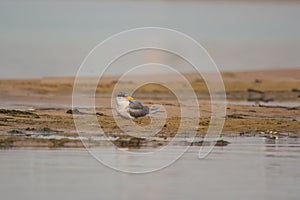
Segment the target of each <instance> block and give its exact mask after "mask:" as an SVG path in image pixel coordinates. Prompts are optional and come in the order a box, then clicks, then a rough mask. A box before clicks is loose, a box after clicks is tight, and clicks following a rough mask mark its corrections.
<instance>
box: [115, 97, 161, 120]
mask: <svg viewBox="0 0 300 200" xmlns="http://www.w3.org/2000/svg"><path fill="white" fill-rule="evenodd" d="M158 110H159V108H149V107H148V106H144V105H143V104H142V103H141V102H139V101H137V100H135V99H134V98H133V97H132V96H129V95H126V94H124V93H119V94H118V96H117V97H116V111H117V113H118V114H119V115H120V116H121V117H123V118H127V119H135V118H139V117H144V116H146V115H148V114H154V113H156V112H157V111H158Z"/></svg>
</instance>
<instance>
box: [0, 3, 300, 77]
mask: <svg viewBox="0 0 300 200" xmlns="http://www.w3.org/2000/svg"><path fill="white" fill-rule="evenodd" d="M299 19H300V2H298V1H275V0H273V1H272V0H263V1H247V0H231V1H230V0H228V1H225V0H224V1H221V0H218V1H216V0H212V1H208V0H206V1H205V0H194V1H192V0H188V1H185V0H182V1H180V0H176V1H175V0H166V1H158V0H155V1H153V0H152V1H146V0H144V1H137V0H125V1H124V0H110V1H109V0H107V1H105V0H24V1H23V0H0V25H1V26H0V70H1V73H0V78H39V77H45V76H72V75H75V74H76V72H77V70H78V68H79V66H80V64H81V63H82V61H83V59H84V58H85V56H86V55H87V54H88V53H89V52H90V50H91V49H92V48H94V47H95V46H96V45H97V44H98V43H100V42H101V41H103V40H105V39H106V38H108V37H110V36H111V35H113V34H116V33H118V32H121V31H124V30H127V29H132V28H137V27H145V26H157V27H165V28H170V29H175V30H177V31H180V32H183V33H185V34H188V35H189V36H191V37H193V38H194V39H195V40H197V41H198V42H199V43H201V44H202V45H203V46H204V47H205V48H206V49H207V50H208V52H209V53H210V55H211V56H212V57H213V59H214V60H215V62H216V63H217V65H218V67H219V69H220V70H221V71H242V70H257V69H290V68H299V67H300V56H299V52H300V21H299ZM117 73H118V71H117V70H116V71H111V74H112V75H116V74H117Z"/></svg>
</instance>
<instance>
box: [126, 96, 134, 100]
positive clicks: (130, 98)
mask: <svg viewBox="0 0 300 200" xmlns="http://www.w3.org/2000/svg"><path fill="white" fill-rule="evenodd" d="M126 98H127V99H128V100H134V98H133V97H131V96H127V97H126Z"/></svg>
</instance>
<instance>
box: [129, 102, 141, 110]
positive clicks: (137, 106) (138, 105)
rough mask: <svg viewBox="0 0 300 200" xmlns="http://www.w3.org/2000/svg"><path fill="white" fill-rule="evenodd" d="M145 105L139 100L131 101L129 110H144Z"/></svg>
mask: <svg viewBox="0 0 300 200" xmlns="http://www.w3.org/2000/svg"><path fill="white" fill-rule="evenodd" d="M143 107H144V106H143V104H142V103H141V102H139V101H137V100H130V101H129V108H131V109H143Z"/></svg>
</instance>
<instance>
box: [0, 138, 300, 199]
mask: <svg viewBox="0 0 300 200" xmlns="http://www.w3.org/2000/svg"><path fill="white" fill-rule="evenodd" d="M223 139H225V140H229V141H230V142H231V144H229V145H228V146H226V147H215V148H214V150H213V152H212V153H211V154H210V155H209V156H208V157H207V158H205V159H203V160H199V159H198V157H197V153H198V148H197V147H191V148H190V149H189V150H188V152H186V153H185V154H184V156H183V157H182V158H181V159H179V160H178V161H177V162H175V163H174V164H173V165H171V166H169V167H167V168H165V169H163V170H160V171H157V172H154V173H148V174H143V175H132V174H124V173H120V172H117V171H114V170H112V169H110V168H108V167H105V166H103V165H102V164H100V163H98V162H97V161H96V160H95V159H93V158H92V157H91V155H89V154H88V153H87V151H86V150H84V149H56V150H41V149H26V150H1V151H0V177H1V179H0V194H1V199H21V198H22V199H63V198H64V199H66V198H67V199H251V200H252V199H298V197H299V195H300V192H299V186H300V171H299V167H300V139H292V138H281V139H279V140H267V139H265V138H260V137H238V138H234V137H227V138H223ZM101 151H103V154H106V155H108V156H110V154H112V152H111V151H110V149H108V148H103V149H101ZM171 153H172V151H170V154H171ZM121 158H124V157H120V159H121ZM121 162H122V161H121ZM157 162H159V160H157ZM122 163H126V164H127V165H128V167H131V168H133V169H135V168H139V167H141V166H142V164H143V163H141V166H138V165H131V163H132V162H130V159H129V158H127V159H126V160H123V162H122Z"/></svg>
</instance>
